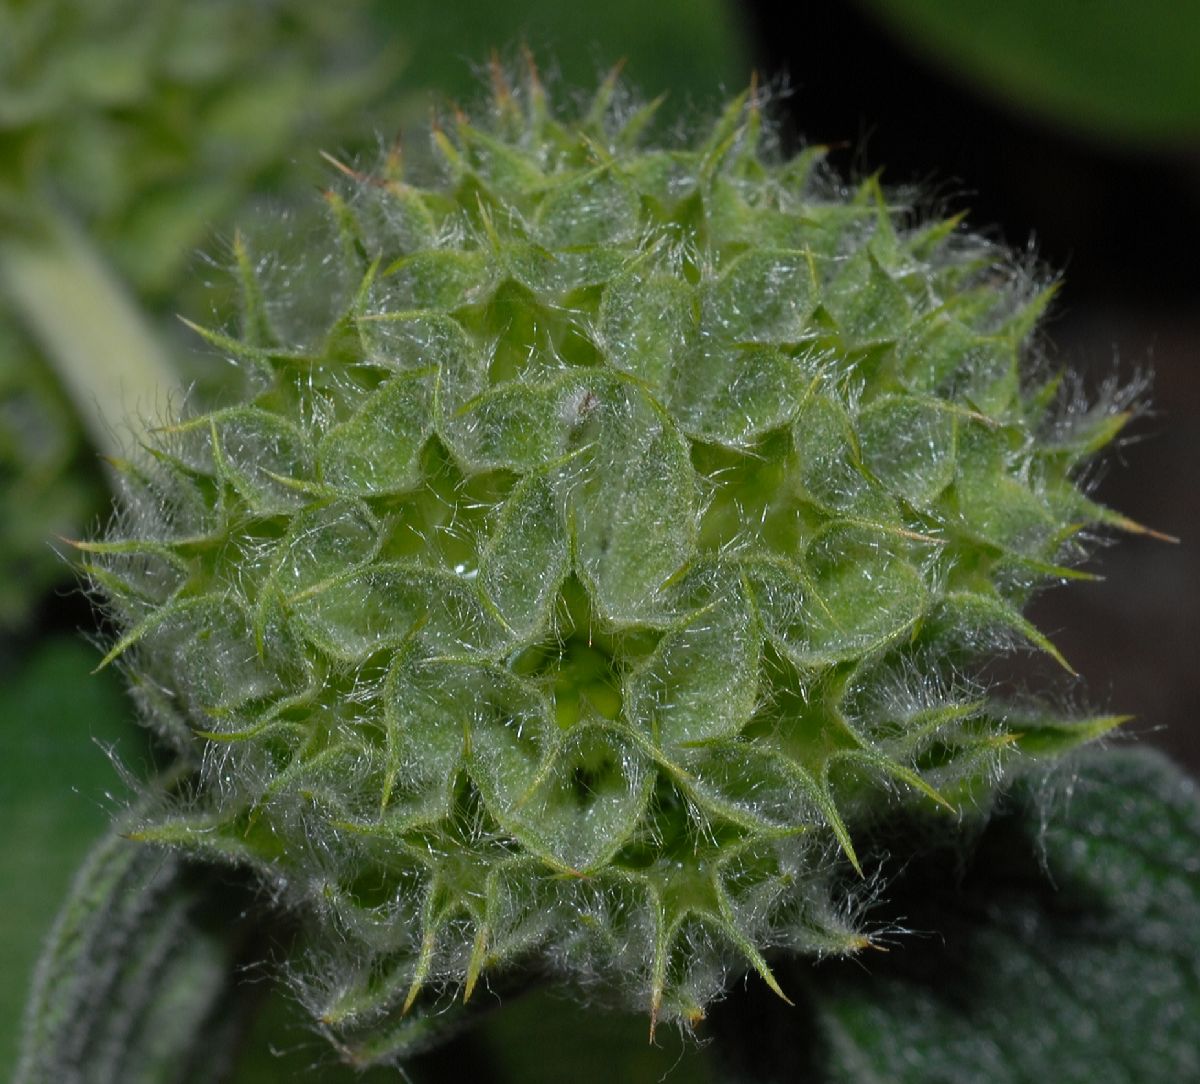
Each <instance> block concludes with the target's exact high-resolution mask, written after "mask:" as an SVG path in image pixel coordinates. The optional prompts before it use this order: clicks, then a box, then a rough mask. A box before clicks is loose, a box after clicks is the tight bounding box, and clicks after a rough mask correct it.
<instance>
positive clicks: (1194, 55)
mask: <svg viewBox="0 0 1200 1084" xmlns="http://www.w3.org/2000/svg"><path fill="white" fill-rule="evenodd" d="M861 2H862V3H864V4H865V5H866V6H867V7H869V8H871V9H873V10H874V11H876V12H878V13H879V15H880V16H882V17H883V19H884V20H885V21H886V22H887V23H888V24H889V25H890V26H891V27H892V28H893V30H894V31H895V32H896V33H897V34H899V35H900V36H901V37H902V38H904V39H907V40H908V41H909V42H910V43H911V44H912V45H913V46H915V47H916V48H918V49H920V50H922V51H924V52H927V53H929V54H930V55H932V56H933V57H935V58H936V59H937V60H938V62H939V63H941V64H944V65H946V66H947V67H949V68H951V69H952V70H954V71H956V72H957V73H958V74H959V75H961V76H962V77H963V78H965V79H967V80H969V81H970V82H972V83H974V84H975V85H976V86H978V87H979V88H980V89H982V90H985V91H987V92H989V93H992V94H998V95H1001V96H1002V97H1004V98H1005V99H1007V100H1009V101H1010V102H1012V103H1014V104H1016V105H1018V106H1020V107H1022V108H1024V109H1028V110H1031V111H1033V112H1035V113H1038V114H1041V115H1042V116H1044V117H1046V118H1047V119H1050V120H1053V121H1054V122H1056V123H1058V124H1061V125H1064V126H1066V127H1070V128H1075V129H1078V130H1080V131H1084V132H1087V133H1089V134H1091V135H1094V136H1098V137H1102V138H1105V139H1123V140H1133V141H1138V142H1145V143H1181V142H1183V141H1185V140H1190V139H1191V140H1194V139H1196V138H1198V137H1200V60H1198V57H1200V4H1196V3H1194V2H1190V0H1138V2H1122V0H1099V2H1097V0H1051V2H1046V0H1007V2H1005V3H995V2H993V0H861ZM1031 168H1032V167H1031Z"/></svg>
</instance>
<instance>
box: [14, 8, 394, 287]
mask: <svg viewBox="0 0 1200 1084" xmlns="http://www.w3.org/2000/svg"><path fill="white" fill-rule="evenodd" d="M368 15H369V8H368V5H367V4H366V3H365V2H364V0H351V2H350V3H347V4H340V5H336V6H334V5H330V4H322V3H315V2H312V0H304V2H300V3H295V2H292V3H287V2H283V0H254V2H251V3H246V2H244V0H208V2H206V3H202V4H197V3H191V2H186V0H165V2H158V3H154V4H149V5H147V4H143V3H138V2H136V0H104V2H102V3H86V2H80V0H50V2H38V3H30V2H27V0H4V3H3V5H0V149H2V150H3V152H4V153H3V154H2V155H0V163H3V164H2V165H0V208H3V210H4V212H5V213H6V217H5V219H3V220H0V221H4V222H5V224H6V225H7V226H8V228H10V229H11V228H15V227H14V221H13V219H14V218H15V219H16V220H17V223H19V222H20V221H21V220H22V219H23V218H24V217H25V216H27V215H28V214H29V210H30V204H31V202H35V201H39V200H43V199H50V200H53V201H54V202H56V203H57V204H59V205H63V206H65V207H66V208H67V209H69V212H70V213H71V214H72V215H73V216H74V217H75V218H76V219H77V220H79V221H81V222H83V223H85V224H86V226H87V228H88V229H89V231H90V232H91V234H92V236H93V237H94V238H95V239H96V240H97V242H98V243H99V244H100V246H101V247H102V248H103V250H104V251H105V253H106V254H108V255H109V257H110V258H111V259H112V260H113V261H114V262H115V264H116V266H117V268H118V269H119V270H120V272H121V273H122V274H123V275H124V276H125V278H126V279H127V281H129V282H130V283H131V284H132V285H133V286H134V287H135V288H136V289H137V291H138V292H139V294H141V295H142V296H146V297H150V298H156V299H161V298H162V297H163V296H164V295H166V294H168V293H169V292H170V291H171V290H172V288H173V287H175V286H176V285H177V276H178V275H179V273H180V271H181V270H184V269H185V268H186V265H187V264H188V262H189V261H190V260H192V259H193V257H194V253H195V250H196V249H197V248H198V247H199V246H201V245H202V244H204V243H205V242H206V241H207V240H208V239H209V233H210V231H211V230H212V229H213V227H214V225H215V224H218V223H224V222H225V221H226V219H227V216H228V215H229V213H230V212H231V211H232V210H233V209H234V208H236V207H237V206H238V204H239V203H240V202H241V201H242V200H243V199H244V198H245V196H246V194H247V192H249V191H250V190H251V189H252V188H254V187H255V186H264V187H265V186H268V185H275V184H276V183H277V182H278V181H279V180H280V178H281V177H286V176H288V173H287V172H281V171H280V167H282V166H284V165H286V164H287V161H288V156H289V151H290V150H291V148H292V147H293V146H294V145H295V141H296V139H297V138H298V136H299V135H300V134H301V133H302V132H303V133H304V135H305V137H306V138H308V139H312V138H329V136H330V133H331V131H336V132H337V133H338V137H339V138H341V139H343V140H348V139H352V138H353V137H355V136H356V135H357V136H359V137H362V136H364V135H369V134H370V132H371V128H370V124H369V121H367V123H366V124H364V120H365V119H366V118H361V117H359V116H356V113H355V110H356V109H357V107H359V106H361V105H363V104H364V103H365V102H368V101H370V100H372V99H376V100H377V98H378V95H379V93H380V91H382V90H383V89H384V87H385V86H387V85H389V84H393V85H394V83H395V82H396V79H395V76H396V75H398V73H399V72H400V70H401V68H400V64H399V60H400V57H399V54H398V50H393V52H392V54H391V55H390V56H389V55H388V54H387V52H386V51H380V50H379V49H378V48H377V39H376V38H374V37H373V35H372V24H371V23H370V22H369V19H368ZM377 119H378V120H380V121H382V120H384V119H386V118H384V117H378V118H377ZM10 216H11V217H10Z"/></svg>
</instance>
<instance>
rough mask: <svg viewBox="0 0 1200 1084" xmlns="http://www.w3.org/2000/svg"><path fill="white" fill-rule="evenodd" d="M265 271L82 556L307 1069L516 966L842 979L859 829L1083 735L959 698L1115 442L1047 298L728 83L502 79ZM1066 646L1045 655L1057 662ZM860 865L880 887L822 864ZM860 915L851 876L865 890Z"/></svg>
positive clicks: (644, 979) (864, 938)
mask: <svg viewBox="0 0 1200 1084" xmlns="http://www.w3.org/2000/svg"><path fill="white" fill-rule="evenodd" d="M497 88H498V89H497V93H496V98H495V101H494V102H493V104H492V107H491V109H490V111H489V112H487V113H486V114H485V115H484V116H482V117H481V118H477V119H468V118H466V117H462V116H459V117H457V118H455V120H454V121H453V123H451V124H449V125H448V126H447V127H439V126H435V127H434V128H433V131H432V138H431V144H432V148H433V152H432V160H431V161H430V162H429V163H428V164H427V165H426V166H425V167H424V169H423V171H422V170H421V169H419V168H416V167H411V169H410V172H409V173H405V172H404V169H403V168H402V165H401V162H400V160H399V157H398V156H395V155H394V156H392V157H391V158H389V159H388V160H387V161H385V162H384V163H383V164H382V165H381V166H380V167H379V169H378V171H377V172H374V173H371V174H369V175H367V174H359V173H357V172H355V171H353V170H351V169H350V168H349V167H342V169H341V173H342V177H341V178H340V181H341V187H340V188H339V189H338V190H337V191H335V192H331V193H330V194H329V196H328V203H329V207H330V211H331V215H330V217H331V220H332V222H333V225H332V227H331V229H330V234H329V237H328V239H322V238H321V237H318V236H306V237H305V238H304V242H305V244H306V245H308V248H309V250H308V252H307V254H306V257H305V259H304V260H303V261H302V262H295V261H291V262H286V261H285V262H278V263H277V262H275V261H273V255H272V253H271V252H269V251H268V252H261V253H255V254H254V255H253V256H251V255H250V254H249V253H248V252H246V251H243V250H239V262H238V267H237V268H236V273H237V274H238V275H239V276H240V277H241V280H242V282H243V286H244V318H243V321H242V327H241V330H240V331H239V332H236V333H233V334H225V333H221V332H217V331H205V332H203V334H204V335H205V336H206V337H207V339H208V341H209V342H210V343H211V344H213V345H214V346H215V347H216V348H217V350H218V351H219V352H221V353H223V354H225V355H227V356H228V357H229V358H231V359H233V360H234V361H236V362H237V363H238V364H240V365H241V366H243V367H244V369H245V371H246V372H247V374H248V381H249V385H250V391H249V392H248V394H247V397H246V399H245V400H244V401H243V402H240V403H237V404H231V405H228V406H226V407H224V408H223V409H221V410H218V411H215V412H213V413H208V414H203V415H201V416H195V417H189V418H185V419H183V420H181V421H179V422H178V423H177V424H172V425H169V426H167V427H165V428H163V429H161V430H160V431H159V432H158V434H157V436H156V438H155V440H154V441H153V443H152V445H151V446H150V448H149V449H148V451H149V455H148V457H146V459H145V461H144V462H143V463H142V464H141V465H139V466H136V467H132V466H131V467H130V468H129V469H128V472H127V476H126V495H125V496H126V500H125V508H124V510H123V511H122V513H121V515H120V516H119V518H118V520H117V521H116V523H115V524H114V526H113V527H112V529H111V531H110V533H109V535H108V537H107V539H106V540H104V541H102V542H96V543H92V544H88V545H85V546H84V547H83V548H84V550H85V552H86V554H87V555H88V560H89V562H90V567H91V568H92V570H93V574H94V578H95V583H96V585H97V588H98V589H99V592H100V594H101V595H102V596H103V599H104V601H105V604H106V607H107V610H108V612H109V614H110V615H111V619H112V621H113V623H114V624H115V626H116V627H117V629H118V630H119V636H118V638H117V640H116V643H115V644H114V646H113V648H112V650H111V651H110V652H109V654H108V656H107V659H106V661H112V660H115V659H117V658H118V657H120V658H122V659H123V660H124V663H125V664H126V665H127V666H128V667H129V670H130V672H131V674H132V675H133V679H134V682H135V687H136V689H137V690H138V692H139V694H140V695H141V697H142V699H143V702H144V706H145V713H146V717H147V721H148V722H149V724H150V725H152V726H154V727H157V728H158V729H159V730H160V731H161V732H162V733H163V734H164V735H166V736H168V737H169V738H170V739H171V740H172V741H174V742H176V743H178V744H179V745H180V746H181V747H183V748H185V749H191V750H192V751H193V753H194V756H195V760H196V763H197V765H198V767H197V776H196V781H195V783H194V785H193V786H192V787H190V788H189V789H188V791H187V793H186V795H185V796H181V797H180V798H179V800H178V801H177V802H176V803H174V804H173V805H171V806H170V807H168V808H166V809H164V810H163V811H162V812H161V814H160V815H158V816H156V817H153V818H149V819H148V820H147V822H146V823H145V824H144V825H143V827H142V828H141V829H140V831H139V833H138V835H139V836H140V838H142V839H145V840H150V841H158V842H160V843H166V844H170V845H172V846H175V847H179V848H183V849H184V850H187V851H190V852H194V853H197V854H200V855H208V856H210V857H215V858H217V859H220V860H223V861H232V862H238V863H245V864H249V865H251V866H253V867H255V868H257V869H258V870H260V871H261V873H262V875H263V877H264V878H265V879H266V880H267V882H268V883H269V884H271V885H272V886H274V889H275V890H276V891H277V892H278V894H279V895H280V897H281V898H282V899H283V900H285V901H286V902H287V903H288V904H289V905H290V906H292V907H294V908H295V909H296V910H297V911H298V912H299V913H301V914H303V915H305V916H307V919H308V921H309V922H310V923H311V924H312V926H313V928H314V929H315V930H316V931H317V933H316V934H315V935H314V938H313V943H314V944H315V945H316V946H317V951H315V952H314V953H313V955H312V957H311V959H310V960H308V962H307V963H305V964H297V965H296V967H295V971H296V974H297V982H298V986H299V989H300V992H301V994H302V997H303V1000H304V1001H305V1002H306V1004H307V1005H308V1006H309V1007H310V1008H311V1010H312V1011H313V1013H314V1014H315V1015H316V1017H317V1018H318V1019H319V1021H320V1022H321V1024H322V1026H323V1028H325V1029H326V1030H327V1031H329V1032H330V1033H332V1034H333V1035H335V1036H336V1037H337V1038H338V1042H339V1045H340V1046H341V1048H342V1049H343V1050H346V1051H349V1052H350V1055H351V1056H352V1057H355V1058H357V1059H359V1060H362V1061H370V1060H373V1059H383V1058H386V1057H387V1056H388V1054H389V1047H388V1042H387V1036H388V1034H389V1033H390V1031H391V1030H392V1029H395V1028H397V1027H398V1026H399V1025H400V1022H401V1018H402V1017H403V1014H405V1013H406V1012H408V1011H409V1010H410V1008H412V1007H413V1006H414V1005H415V1004H417V1003H418V1000H420V1002H421V1003H426V1002H427V1000H428V999H429V998H436V997H437V996H438V995H439V994H442V993H445V992H447V991H458V992H460V993H461V994H462V996H464V997H466V998H469V997H470V996H471V995H472V992H473V991H474V990H475V987H476V985H477V983H478V981H479V980H480V979H481V977H484V978H487V977H489V976H493V975H494V976H496V977H497V978H498V979H499V978H502V977H503V976H504V975H506V974H511V973H512V972H513V971H514V970H515V969H518V968H527V967H532V968H534V969H549V970H550V971H553V972H556V973H560V974H563V975H565V976H568V977H572V978H574V979H577V980H579V981H581V982H585V983H593V982H598V983H600V984H601V985H602V986H605V987H607V988H609V989H614V990H616V991H617V992H618V993H619V995H620V996H621V997H622V998H624V999H625V1000H626V1001H631V1002H633V1003H634V1004H638V1005H642V1006H644V1007H645V1009H646V1010H647V1012H648V1013H649V1014H650V1017H651V1021H652V1024H651V1026H652V1027H653V1021H657V1020H662V1019H670V1020H675V1021H680V1022H682V1023H684V1024H685V1025H686V1024H688V1023H691V1022H694V1021H696V1020H698V1019H699V1018H700V1017H701V1016H702V1015H703V1013H704V1009H705V1006H706V1004H707V1003H709V1002H710V1001H711V1000H712V999H713V998H714V997H717V996H718V995H720V993H721V992H722V991H723V990H724V989H725V988H726V986H727V985H728V983H729V982H730V981H731V980H732V979H734V978H736V977H737V976H739V975H740V974H742V973H744V972H746V971H754V972H757V973H758V975H760V976H761V977H762V979H763V980H764V981H765V982H766V983H768V984H769V985H770V986H771V987H772V988H773V989H776V990H777V991H778V992H779V993H780V994H781V995H783V994H785V991H783V990H780V989H779V988H778V986H777V985H776V983H775V979H774V978H773V977H772V973H771V970H770V968H769V964H768V956H769V954H770V953H772V952H778V951H780V950H788V951H792V952H798V953H807V954H813V955H820V954H827V953H853V952H856V951H858V950H860V949H863V948H865V947H867V946H868V945H870V944H871V932H870V930H869V929H864V928H863V927H862V925H861V915H860V912H861V910H862V906H861V904H862V901H863V899H864V898H865V896H866V895H867V890H866V888H865V887H863V888H854V887H850V888H847V887H846V886H847V885H848V884H849V885H851V886H853V884H854V882H855V877H856V876H857V875H856V874H854V873H853V872H852V871H850V870H849V867H850V866H855V867H857V865H858V859H857V857H856V855H855V851H854V835H855V831H856V826H861V825H865V824H867V823H869V822H871V821H872V820H873V819H877V818H879V817H885V816H887V815H888V814H889V811H891V810H894V809H895V808H896V807H897V803H898V802H901V801H917V802H929V803H935V804H937V805H940V806H945V807H949V808H954V807H956V806H959V805H961V804H963V803H969V802H974V801H981V800H983V799H984V798H985V797H986V794H987V792H988V788H989V786H990V785H991V784H992V783H993V782H994V781H995V780H996V779H997V778H998V776H999V774H1000V770H1001V768H1002V766H1003V764H1004V763H1005V758H1006V757H1020V756H1049V755H1053V754H1055V753H1057V752H1060V751H1062V750H1065V749H1068V748H1070V747H1072V746H1074V745H1077V744H1079V743H1081V742H1084V741H1087V740H1090V739H1092V738H1095V737H1097V736H1099V735H1100V734H1102V733H1104V732H1105V731H1106V730H1108V729H1109V728H1111V727H1112V726H1114V725H1116V724H1117V723H1118V722H1119V720H1118V719H1116V718H1112V717H1104V718H1098V719H1086V720H1070V719H1062V718H1060V717H1059V716H1058V715H1056V714H1055V713H1054V712H1053V711H1052V710H1050V709H1044V710H1042V709H1036V708H1030V707H1028V706H1026V707H1024V708H1022V710H1021V711H1019V712H1018V711H1017V710H1015V709H1014V708H1013V707H1011V706H1010V705H1008V704H1007V703H1005V702H1004V700H1003V697H1002V696H1001V695H1000V694H998V693H996V692H992V691H990V690H989V689H988V688H987V687H986V686H985V685H984V684H983V683H982V682H981V681H980V680H979V679H977V678H973V677H972V676H971V675H972V674H975V673H977V672H978V670H979V667H980V664H981V663H983V662H985V661H987V660H989V659H992V658H994V657H995V656H996V655H997V654H998V653H1001V652H1005V651H1010V650H1014V649H1017V648H1022V647H1029V646H1032V647H1034V648H1037V649H1040V650H1042V651H1045V652H1048V653H1049V654H1051V655H1052V656H1054V658H1056V659H1058V660H1059V661H1060V662H1061V661H1062V660H1061V657H1060V656H1059V655H1058V653H1057V651H1056V650H1055V649H1054V647H1053V646H1052V645H1051V644H1050V642H1049V641H1048V640H1047V639H1046V638H1045V637H1044V636H1043V635H1042V634H1041V633H1040V632H1039V631H1038V630H1037V629H1035V628H1034V627H1033V626H1032V625H1031V624H1030V623H1029V622H1028V621H1027V620H1026V619H1025V618H1024V617H1022V616H1021V608H1022V606H1023V605H1024V603H1025V602H1026V601H1027V599H1028V597H1029V595H1030V593H1031V591H1032V590H1033V589H1034V588H1035V587H1037V586H1038V585H1039V584H1044V583H1046V582H1048V581H1051V580H1059V579H1065V578H1069V577H1071V576H1073V575H1076V574H1077V573H1073V572H1072V571H1070V568H1071V566H1073V565H1075V564H1077V563H1078V562H1079V560H1080V559H1081V557H1082V556H1083V549H1084V547H1083V541H1082V540H1083V538H1084V536H1085V532H1086V531H1087V530H1088V529H1089V528H1096V527H1099V526H1102V525H1105V524H1119V523H1121V522H1123V521H1120V519H1119V517H1117V516H1115V515H1114V514H1113V513H1110V512H1108V511H1107V510H1105V509H1104V508H1102V507H1100V506H1099V505H1097V504H1095V503H1094V502H1093V501H1091V500H1090V499H1089V498H1088V497H1087V496H1085V494H1084V493H1083V492H1082V491H1081V489H1080V487H1079V485H1078V484H1077V477H1078V472H1079V469H1080V467H1081V465H1082V464H1083V463H1085V462H1086V461H1087V460H1088V458H1089V457H1090V456H1092V455H1093V454H1094V453H1095V452H1096V451H1097V450H1098V449H1099V448H1101V447H1102V446H1103V445H1104V444H1106V443H1107V442H1108V441H1109V440H1111V439H1112V437H1113V436H1114V435H1115V434H1116V432H1117V431H1118V430H1119V429H1120V427H1121V425H1122V423H1123V422H1124V420H1125V417H1126V415H1125V414H1124V413H1121V412H1120V406H1121V404H1120V403H1114V402H1113V401H1112V397H1110V399H1109V400H1108V401H1105V402H1102V403H1100V404H1099V405H1098V406H1096V407H1094V408H1092V409H1083V408H1081V407H1079V406H1078V404H1077V403H1076V402H1075V400H1074V399H1073V398H1071V397H1070V396H1066V397H1065V398H1064V396H1063V395H1062V394H1061V392H1060V388H1059V383H1060V382H1059V381H1056V380H1055V379H1054V378H1052V377H1049V376H1048V375H1046V373H1045V372H1044V371H1043V369H1044V366H1042V365H1041V364H1040V362H1039V360H1038V356H1037V353H1036V350H1035V347H1034V345H1033V339H1032V336H1033V332H1034V328H1035V327H1036V324H1037V321H1038V318H1039V316H1040V314H1041V313H1042V311H1043V309H1044V308H1045V305H1046V303H1047V300H1048V299H1049V296H1050V294H1051V292H1052V288H1051V287H1047V286H1045V285H1044V284H1043V283H1040V282H1038V281H1037V280H1036V278H1035V276H1033V275H1032V274H1031V273H1030V272H1029V270H1028V269H1027V268H1026V267H1024V266H1023V265H1022V264H1021V263H1019V262H1018V261H1016V260H1015V259H1014V258H1013V257H1012V255H1011V254H1009V253H1008V252H1006V251H1005V250H1003V249H1000V248H997V247H995V246H993V245H991V244H989V243H987V242H985V241H983V240H981V239H980V238H978V237H976V236H974V235H971V234H969V233H965V232H963V231H962V230H961V229H960V228H959V225H958V221H957V219H950V220H945V221H937V220H935V221H926V220H923V219H922V218H921V216H919V215H917V214H915V213H914V212H913V210H912V208H911V207H909V206H906V205H904V204H903V203H898V202H896V201H895V200H894V199H892V198H890V197H889V196H888V194H887V193H886V192H885V191H883V190H882V189H881V187H880V185H879V184H878V182H877V181H876V180H874V179H869V180H867V181H866V182H864V183H862V184H860V185H858V186H857V187H854V188H845V187H843V186H842V185H841V184H840V183H838V182H837V181H836V179H834V178H833V177H832V175H831V174H830V173H829V172H828V171H827V170H826V169H824V168H823V167H822V165H821V151H820V149H819V148H810V149H809V150H807V151H804V152H803V153H801V154H799V155H798V156H796V157H792V158H786V157H784V156H783V155H782V154H780V153H779V151H778V150H777V149H776V148H775V146H774V144H773V141H772V139H771V134H770V131H769V128H766V127H764V122H763V116H762V108H761V106H762V102H761V100H760V97H759V95H758V93H757V92H755V91H753V90H752V91H750V92H748V93H746V94H743V95H742V96H741V97H739V98H737V99H736V100H734V101H733V102H731V103H730V104H729V106H728V108H727V109H726V110H725V111H724V113H723V114H722V115H721V116H720V118H719V119H718V120H717V121H716V123H715V125H714V126H713V127H712V128H711V130H710V131H708V132H707V133H705V134H703V135H701V136H700V137H698V138H697V139H695V140H694V141H693V142H691V143H689V144H687V145H684V146H668V147H662V146H652V145H647V143H646V142H645V139H644V137H643V134H642V133H643V131H644V129H645V128H646V126H647V124H648V122H649V121H650V119H651V116H652V113H653V106H647V107H638V106H637V105H635V104H632V103H631V102H630V101H629V100H628V98H627V97H625V96H624V94H623V93H622V92H620V91H619V90H618V89H617V88H616V86H615V85H614V83H613V82H612V81H609V82H607V83H605V84H604V85H603V86H602V87H601V89H600V91H599V92H598V94H597V96H596V98H595V100H594V102H593V103H592V104H591V105H590V106H587V107H585V108H584V109H582V110H580V111H578V112H573V113H568V112H561V111H556V110H555V109H554V108H553V107H552V106H551V104H550V103H549V102H548V100H547V96H546V94H545V92H544V91H543V89H542V87H541V85H540V83H539V82H538V80H537V77H536V73H535V72H534V71H533V70H532V68H531V69H530V71H529V72H528V73H527V74H526V75H525V76H524V78H523V79H522V80H521V81H520V85H519V86H517V87H515V88H514V87H510V86H509V85H508V84H506V83H505V82H504V81H503V80H497ZM1064 665H1065V663H1064ZM860 872H867V873H869V872H870V871H860ZM860 883H861V884H863V885H866V884H868V883H869V882H860Z"/></svg>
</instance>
